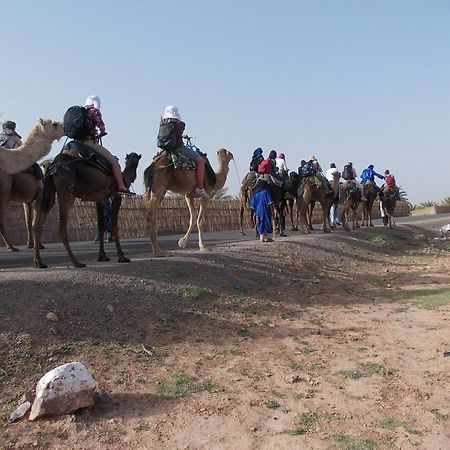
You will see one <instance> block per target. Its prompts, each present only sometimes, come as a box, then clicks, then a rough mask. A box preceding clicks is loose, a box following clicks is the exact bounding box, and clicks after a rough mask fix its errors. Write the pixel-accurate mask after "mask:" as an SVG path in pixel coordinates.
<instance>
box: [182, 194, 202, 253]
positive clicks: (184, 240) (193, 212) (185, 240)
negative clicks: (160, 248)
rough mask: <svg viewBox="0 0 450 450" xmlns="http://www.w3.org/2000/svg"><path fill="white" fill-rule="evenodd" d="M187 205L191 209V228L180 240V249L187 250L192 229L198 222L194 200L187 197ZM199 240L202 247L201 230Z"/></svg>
mask: <svg viewBox="0 0 450 450" xmlns="http://www.w3.org/2000/svg"><path fill="white" fill-rule="evenodd" d="M185 199H186V204H187V207H188V209H189V227H188V229H187V231H186V233H185V235H184V236H183V237H182V238H180V239H179V240H178V247H180V248H186V247H187V245H188V242H189V237H190V235H191V231H192V228H194V224H195V222H196V220H197V211H196V209H195V203H194V198H193V197H189V196H187V195H186V196H185ZM198 238H199V239H198V240H199V245H200V229H199V230H198Z"/></svg>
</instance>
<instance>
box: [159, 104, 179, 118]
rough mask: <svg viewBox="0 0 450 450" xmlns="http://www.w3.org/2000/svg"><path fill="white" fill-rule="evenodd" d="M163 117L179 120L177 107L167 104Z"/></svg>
mask: <svg viewBox="0 0 450 450" xmlns="http://www.w3.org/2000/svg"><path fill="white" fill-rule="evenodd" d="M163 119H178V120H181V117H180V113H179V112H178V108H177V107H176V106H173V105H169V106H168V107H167V108H166V109H165V110H164V114H163Z"/></svg>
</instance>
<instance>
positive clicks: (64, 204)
mask: <svg viewBox="0 0 450 450" xmlns="http://www.w3.org/2000/svg"><path fill="white" fill-rule="evenodd" d="M74 202H75V197H72V196H70V197H69V196H67V195H59V196H58V206H59V226H58V235H59V238H60V239H61V242H62V243H63V244H64V247H65V249H66V251H67V253H68V255H69V258H70V260H71V261H72V264H73V265H74V267H86V264H83V263H81V262H80V261H78V259H77V258H76V256H75V255H74V254H73V252H72V248H71V247H70V243H69V237H68V235H67V222H68V219H69V211H70V208H71V207H72V206H73V204H74ZM100 239H102V237H101V236H100Z"/></svg>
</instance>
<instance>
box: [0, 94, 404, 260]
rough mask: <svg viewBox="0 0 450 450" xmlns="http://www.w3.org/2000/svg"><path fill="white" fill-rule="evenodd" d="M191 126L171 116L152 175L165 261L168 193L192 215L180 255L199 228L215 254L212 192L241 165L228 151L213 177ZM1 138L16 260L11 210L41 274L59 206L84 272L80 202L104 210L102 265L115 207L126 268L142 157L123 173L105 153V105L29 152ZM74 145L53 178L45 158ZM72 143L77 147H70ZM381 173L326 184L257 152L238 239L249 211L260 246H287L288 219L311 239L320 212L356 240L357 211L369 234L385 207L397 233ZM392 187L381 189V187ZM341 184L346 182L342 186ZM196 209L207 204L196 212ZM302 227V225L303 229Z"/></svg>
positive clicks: (152, 219) (1, 194) (148, 193)
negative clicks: (210, 236) (124, 229)
mask: <svg viewBox="0 0 450 450" xmlns="http://www.w3.org/2000/svg"><path fill="white" fill-rule="evenodd" d="M185 127H186V124H185V122H183V121H182V120H181V116H180V113H179V111H178V109H177V108H176V107H174V106H172V105H170V106H168V107H167V108H166V109H165V110H164V113H163V115H162V117H161V121H160V124H159V132H158V136H157V146H158V147H159V151H158V152H157V154H156V155H155V156H154V158H153V161H152V163H151V164H150V166H149V167H147V168H146V169H145V170H144V185H145V193H144V196H143V197H144V205H145V211H146V215H145V217H146V226H147V232H148V236H149V238H150V243H151V247H152V249H153V254H154V256H163V253H162V251H161V249H160V248H159V246H158V244H157V220H156V218H157V213H158V208H159V206H160V204H161V202H162V200H163V198H164V196H165V195H166V193H167V191H171V192H173V193H177V194H182V195H184V197H185V199H186V203H187V207H188V210H189V216H190V219H189V226H188V229H187V231H186V233H185V234H184V236H183V237H181V238H180V240H179V241H178V245H179V247H181V248H185V247H186V246H187V244H188V241H189V237H190V235H191V232H192V230H193V228H194V227H195V226H196V227H197V230H198V244H199V249H200V250H201V251H206V250H207V246H206V245H205V243H204V240H203V227H202V222H203V218H204V217H205V214H207V203H208V200H209V199H210V198H211V196H212V195H213V193H214V192H216V191H218V190H220V189H221V188H222V187H223V186H224V185H225V183H226V179H227V176H228V172H229V164H230V162H231V160H233V155H232V153H231V152H229V151H228V150H226V149H223V148H222V149H219V150H218V151H217V163H218V166H217V167H218V169H217V171H214V170H213V168H212V166H211V164H210V162H209V160H208V158H207V157H206V154H204V153H202V152H201V151H200V150H199V149H198V148H197V147H196V146H195V145H193V144H192V142H191V138H190V137H189V136H187V135H186V134H185ZM2 128H3V133H2V134H0V233H1V235H2V237H3V240H4V242H5V245H6V248H7V249H8V250H9V251H17V250H18V249H17V248H16V247H15V246H14V245H13V244H12V243H11V242H10V240H9V239H8V237H7V235H6V232H5V210H6V207H7V205H8V203H9V201H10V200H12V201H16V202H21V203H23V206H24V211H25V221H26V225H27V234H28V238H27V247H28V248H34V259H33V262H34V266H35V267H36V268H46V267H47V265H46V264H45V263H44V262H43V261H42V258H41V250H42V249H43V248H44V246H43V245H42V242H41V237H42V231H43V227H44V224H45V221H46V219H47V217H48V215H49V213H50V211H51V209H52V207H53V206H54V204H55V203H56V202H57V203H58V207H59V225H58V234H59V238H60V239H61V241H62V243H63V244H64V247H65V248H66V251H67V253H68V255H69V258H70V260H71V262H72V264H73V265H74V266H75V267H84V266H85V265H84V264H83V263H82V262H80V261H79V260H78V259H77V257H76V256H75V255H74V253H73V251H72V248H71V246H70V242H69V238H68V233H67V224H68V218H69V214H70V210H71V208H72V206H73V205H74V202H75V199H76V198H78V199H81V200H82V201H91V202H94V203H95V204H96V211H97V228H98V236H99V252H98V261H108V260H109V258H108V257H107V255H106V253H105V248H104V240H103V236H104V232H105V221H104V204H105V201H111V209H112V237H113V240H114V242H115V245H116V250H117V255H118V262H119V263H127V262H130V259H129V258H127V257H126V256H125V254H124V252H123V250H122V248H121V244H120V236H119V235H120V233H119V226H118V223H119V220H118V218H119V211H120V207H121V204H122V198H123V196H134V195H135V194H134V193H133V192H131V191H130V190H129V188H130V186H131V184H132V183H133V182H134V181H135V179H136V176H137V169H138V164H139V160H140V159H141V155H139V154H137V153H129V154H127V155H126V158H125V168H124V169H123V170H122V169H121V167H120V164H119V161H118V159H117V158H116V157H115V156H114V155H113V154H112V153H111V152H110V151H109V150H107V149H106V148H105V147H104V146H103V144H102V138H103V137H104V136H106V135H107V132H106V126H105V123H104V121H103V117H102V114H101V111H100V99H99V97H98V96H95V95H93V96H89V97H88V98H87V100H86V102H85V105H84V106H73V107H71V108H69V109H68V110H67V112H66V114H65V115H64V120H63V122H62V123H61V122H55V121H51V120H43V119H40V120H39V121H38V123H37V124H36V125H35V127H34V128H33V129H32V131H31V132H30V134H29V136H28V137H27V138H26V139H25V141H24V142H23V143H22V141H21V137H20V136H19V134H18V133H17V132H16V124H15V123H14V122H12V121H6V122H4V123H3V127H2ZM64 136H66V138H67V139H66V142H65V143H64V145H63V148H62V150H61V152H60V153H59V154H58V155H57V156H56V157H55V158H54V159H53V160H52V161H51V162H50V163H48V165H47V167H46V171H45V176H44V174H43V173H42V170H41V168H40V166H39V165H38V164H37V161H38V160H40V159H41V158H42V157H44V156H45V155H47V154H48V153H49V152H50V150H51V146H52V144H53V142H54V141H58V140H60V139H61V138H62V137H64ZM69 139H70V141H69V142H67V141H68V140H69ZM373 169H374V168H373V165H370V166H369V167H368V168H367V169H364V171H363V173H362V175H361V183H359V182H358V181H357V180H356V178H357V175H356V171H355V169H354V168H353V166H352V163H348V164H347V165H346V166H345V167H344V170H343V171H342V174H341V173H340V172H339V171H338V170H337V169H336V166H335V164H331V165H330V169H329V170H328V171H327V172H326V174H325V175H324V174H323V173H322V168H321V167H320V164H319V162H318V161H317V159H316V157H315V156H314V155H312V156H311V157H310V158H309V160H308V161H305V160H303V161H302V162H301V165H300V167H299V168H298V171H297V172H289V170H288V168H287V165H286V158H285V156H284V154H283V153H280V154H279V155H277V152H276V151H274V150H273V151H271V152H270V154H269V156H268V158H267V159H265V158H264V156H263V151H262V149H261V148H258V149H256V150H255V152H254V153H253V157H252V160H251V162H250V170H249V172H248V173H247V174H246V176H245V177H244V179H243V181H242V185H241V189H240V203H241V207H240V217H239V219H240V220H239V222H240V231H241V234H244V226H243V222H244V213H245V211H246V210H248V211H249V213H250V214H249V216H250V220H251V227H252V228H254V229H255V231H256V235H257V237H258V238H259V239H261V241H262V242H271V241H273V233H274V231H275V233H276V234H279V235H280V236H285V233H284V231H285V228H286V224H285V216H286V215H288V216H289V217H290V221H291V225H292V230H293V231H298V230H299V223H300V226H301V229H302V231H303V232H304V233H309V232H310V230H312V223H311V217H312V212H313V209H314V207H315V204H316V203H317V202H318V203H320V206H321V209H322V230H323V231H324V232H328V231H329V230H330V229H331V228H335V227H336V225H339V224H340V223H342V226H343V228H344V229H345V230H349V229H350V228H349V221H350V220H351V221H353V228H357V227H359V223H358V220H357V209H358V206H359V205H360V203H362V204H363V222H362V225H363V226H373V223H372V217H371V215H372V205H373V203H374V201H375V198H376V197H377V195H378V196H379V197H380V200H381V205H382V211H383V215H384V216H385V217H386V220H387V221H388V224H389V226H391V227H392V226H394V225H395V221H394V217H393V216H394V209H395V204H396V202H397V200H398V199H399V189H398V187H397V185H396V182H395V178H394V177H393V176H392V175H391V174H390V173H389V171H388V170H386V172H385V175H380V174H378V173H376V172H375V171H374V170H373ZM375 176H377V177H379V178H382V179H383V180H384V181H385V184H384V185H383V187H382V188H381V189H380V188H378V187H377V185H376V183H375V181H374V177H375ZM342 178H343V182H342V181H341V179H342ZM195 199H199V207H198V210H197V208H196V205H195ZM299 219H300V221H299Z"/></svg>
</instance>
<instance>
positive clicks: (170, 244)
mask: <svg viewBox="0 0 450 450" xmlns="http://www.w3.org/2000/svg"><path fill="white" fill-rule="evenodd" d="M396 223H397V224H398V225H400V224H411V225H417V226H426V227H427V228H432V229H436V230H438V229H439V228H440V227H442V226H443V225H446V224H448V223H450V214H438V215H429V216H413V217H399V218H396ZM374 224H375V226H382V223H381V221H380V220H376V221H374ZM316 228H317V229H318V228H319V226H318V225H316ZM316 233H318V231H316ZM287 234H290V232H289V231H287ZM296 235H298V236H300V238H301V235H300V234H299V233H296ZM180 237H181V235H166V236H164V235H163V236H158V244H159V246H160V248H161V249H162V250H163V251H168V250H170V252H185V251H186V250H184V249H179V248H178V240H179V239H180ZM253 239H255V235H254V231H253V230H247V231H246V235H245V236H241V234H240V233H239V231H237V230H231V231H218V232H208V233H204V241H205V243H206V244H207V245H208V246H210V247H213V246H214V245H217V244H224V243H228V242H239V241H249V240H253ZM121 244H122V249H123V251H124V252H125V254H126V256H128V257H129V258H130V259H132V260H133V258H135V259H137V258H139V259H142V258H152V257H153V254H152V252H151V246H150V242H149V240H148V239H147V238H140V239H124V240H122V241H121ZM71 247H72V250H73V252H74V253H75V255H77V258H78V259H79V260H80V261H82V262H84V263H86V264H88V265H92V264H95V262H96V261H97V252H98V245H97V244H95V243H93V242H86V241H85V242H71ZM18 248H19V251H18V252H9V251H7V250H6V248H5V247H2V248H0V271H3V270H7V269H17V268H24V269H26V268H30V267H32V263H33V253H34V251H33V249H28V248H26V247H25V246H18ZM197 248H198V241H197V234H196V233H193V234H192V235H191V239H190V242H189V244H188V247H187V249H188V250H190V251H192V250H193V251H195V250H196V249H197ZM105 251H106V254H107V255H108V256H109V257H110V258H111V262H112V263H115V261H116V260H117V256H116V248H115V244H114V243H113V242H112V243H105ZM41 256H42V259H43V261H44V262H45V263H46V264H48V265H49V267H51V268H55V267H68V266H71V264H70V260H69V257H68V255H67V253H66V250H65V248H64V246H63V245H62V244H61V243H52V244H46V248H45V249H44V250H41Z"/></svg>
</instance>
